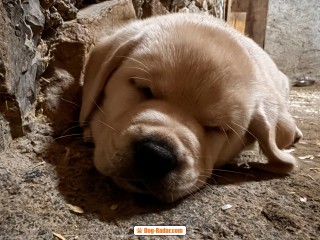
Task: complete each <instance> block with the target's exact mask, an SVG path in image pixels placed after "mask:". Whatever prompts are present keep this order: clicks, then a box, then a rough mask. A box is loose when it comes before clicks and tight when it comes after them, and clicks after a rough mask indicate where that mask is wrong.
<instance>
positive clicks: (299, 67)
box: [265, 0, 320, 78]
mask: <svg viewBox="0 0 320 240" xmlns="http://www.w3.org/2000/svg"><path fill="white" fill-rule="evenodd" d="M319 13H320V1H319V0H283V1H278V0H269V14H268V22H267V32H266V41H265V49H266V51H267V52H268V53H269V54H270V55H271V56H272V58H273V59H274V61H275V62H276V63H277V65H278V66H279V68H280V69H281V70H282V71H283V72H284V73H286V74H287V75H288V76H289V77H291V78H295V77H301V76H303V75H307V76H312V77H320V14H319Z"/></svg>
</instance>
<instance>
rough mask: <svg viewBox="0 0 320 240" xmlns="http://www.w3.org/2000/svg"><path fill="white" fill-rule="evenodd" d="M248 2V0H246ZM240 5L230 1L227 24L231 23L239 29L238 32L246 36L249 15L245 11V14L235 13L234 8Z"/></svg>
mask: <svg viewBox="0 0 320 240" xmlns="http://www.w3.org/2000/svg"><path fill="white" fill-rule="evenodd" d="M244 1H247V0H244ZM237 4H238V1H236V0H229V1H228V4H227V8H228V9H227V23H229V24H230V25H231V26H232V27H234V28H235V29H237V30H238V31H240V32H242V33H243V34H245V28H246V18H247V13H246V12H245V11H243V12H238V11H237V12H235V11H233V9H234V6H235V5H237Z"/></svg>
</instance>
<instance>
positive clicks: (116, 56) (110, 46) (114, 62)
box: [80, 28, 143, 127]
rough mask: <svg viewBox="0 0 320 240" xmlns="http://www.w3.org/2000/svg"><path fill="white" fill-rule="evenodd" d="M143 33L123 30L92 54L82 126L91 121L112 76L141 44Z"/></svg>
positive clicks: (89, 61) (86, 82) (82, 107)
mask: <svg viewBox="0 0 320 240" xmlns="http://www.w3.org/2000/svg"><path fill="white" fill-rule="evenodd" d="M142 36H143V31H141V28H140V33H139V31H138V29H137V28H130V29H123V30H120V31H118V32H116V33H115V34H114V35H112V36H110V37H108V38H107V39H104V40H103V41H102V42H100V43H99V44H98V45H97V46H96V47H95V48H94V49H93V51H92V52H91V53H90V55H89V58H88V61H87V63H86V67H85V71H84V84H83V92H82V106H81V112H80V125H81V126H82V127H83V126H84V125H85V123H86V122H87V121H89V120H90V115H91V113H92V111H93V109H94V108H96V107H97V104H98V100H99V97H100V95H101V93H102V92H103V89H104V87H105V85H106V83H107V81H108V79H109V78H110V76H111V75H112V73H113V72H114V71H115V70H116V69H117V68H118V67H119V65H120V64H121V62H122V60H123V57H124V56H126V55H128V54H130V52H131V51H132V50H133V49H134V48H135V46H137V44H138V43H139V42H141V38H142Z"/></svg>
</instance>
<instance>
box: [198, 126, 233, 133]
mask: <svg viewBox="0 0 320 240" xmlns="http://www.w3.org/2000/svg"><path fill="white" fill-rule="evenodd" d="M204 130H205V132H215V133H228V132H229V130H228V129H225V128H223V127H222V126H204Z"/></svg>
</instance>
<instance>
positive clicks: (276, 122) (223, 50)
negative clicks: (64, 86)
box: [80, 14, 302, 202]
mask: <svg viewBox="0 0 320 240" xmlns="http://www.w3.org/2000/svg"><path fill="white" fill-rule="evenodd" d="M288 91H289V82H288V79H287V77H286V76H285V75H284V74H283V73H281V72H280V71H279V70H278V69H277V67H276V65H275V64H274V62H273V61H272V60H271V58H270V57H269V56H268V55H267V54H266V53H265V52H264V51H263V50H262V49H261V48H260V47H259V46H258V45H257V44H255V43H254V42H253V41H252V40H250V39H249V38H247V37H245V36H243V35H242V34H240V33H239V32H237V31H235V30H234V29H232V28H231V27H229V26H228V25H226V23H224V22H222V21H220V20H218V19H216V18H214V17H211V16H205V15H198V14H171V15H165V16H158V17H154V18H150V19H147V20H143V21H136V22H133V23H131V24H129V25H127V26H125V27H123V28H121V29H119V30H118V31H116V32H115V33H114V34H113V35H112V36H108V37H107V38H105V39H103V40H102V41H101V42H100V43H99V44H98V45H97V46H96V47H95V48H94V49H93V51H92V52H91V54H90V57H89V60H88V62H87V65H86V68H85V80H84V87H83V99H82V101H83V102H82V109H81V115H80V121H81V123H82V125H83V126H84V128H87V127H89V128H87V129H86V132H88V131H90V134H92V137H93V140H94V143H95V152H94V163H95V166H96V167H97V169H98V170H99V171H100V172H101V173H103V174H105V175H107V176H110V177H112V178H113V180H114V181H115V182H116V183H117V184H119V185H120V186H122V187H124V188H126V189H129V190H132V191H136V192H147V193H151V194H153V195H155V196H157V197H158V198H159V199H161V200H164V201H168V202H171V201H175V200H177V199H179V198H181V197H183V196H185V195H187V194H190V193H191V192H193V191H196V190H197V189H199V188H200V187H201V186H203V185H204V184H205V182H206V180H207V178H209V177H210V175H211V171H212V169H213V168H216V167H220V166H221V165H223V164H225V163H228V162H230V161H231V160H233V159H234V158H235V157H236V156H237V155H238V154H239V153H240V152H241V151H242V150H243V149H244V148H245V147H247V146H249V145H252V144H253V143H254V142H255V141H258V143H259V145H260V148H261V149H262V152H263V153H264V154H265V156H266V157H267V158H268V163H266V164H262V163H255V164H253V166H255V167H258V168H261V169H264V170H267V171H270V172H275V173H284V174H286V173H289V172H292V171H293V170H295V169H296V168H297V167H298V163H297V161H296V159H295V158H294V157H293V156H291V155H290V154H289V153H286V152H284V151H283V150H281V149H283V148H285V147H287V146H289V145H291V144H292V143H294V142H296V141H297V140H298V139H299V138H300V137H301V136H302V134H301V132H300V130H299V129H298V128H297V127H296V124H295V122H294V120H293V118H292V117H291V115H290V114H289V112H288V106H287V103H288ZM87 124H88V126H87Z"/></svg>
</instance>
